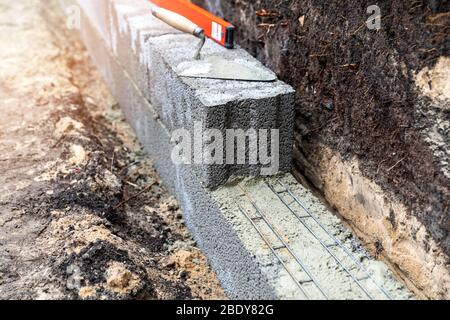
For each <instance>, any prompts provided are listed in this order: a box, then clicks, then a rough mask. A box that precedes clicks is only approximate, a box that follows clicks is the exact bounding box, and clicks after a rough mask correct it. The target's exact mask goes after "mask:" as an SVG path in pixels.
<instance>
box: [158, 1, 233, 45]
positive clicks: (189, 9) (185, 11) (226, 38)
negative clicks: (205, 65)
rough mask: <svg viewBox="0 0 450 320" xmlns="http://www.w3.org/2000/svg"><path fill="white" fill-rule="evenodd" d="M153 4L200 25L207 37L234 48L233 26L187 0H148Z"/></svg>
mask: <svg viewBox="0 0 450 320" xmlns="http://www.w3.org/2000/svg"><path fill="white" fill-rule="evenodd" d="M150 2H152V3H154V4H155V5H157V6H159V7H161V8H164V9H167V10H170V11H173V12H176V13H178V14H180V15H182V16H184V17H186V18H187V19H189V20H191V21H192V22H193V23H195V24H197V25H198V26H199V27H201V28H202V29H203V30H204V32H205V35H206V36H207V37H208V38H211V39H213V40H214V41H216V42H217V43H219V44H221V45H222V46H224V47H226V48H228V49H232V48H234V35H235V28H234V26H233V25H232V24H231V23H229V22H226V21H225V20H223V19H221V18H219V17H216V16H215V15H213V14H212V13H210V12H208V11H206V10H205V9H202V8H200V7H199V6H197V5H195V4H192V3H191V2H189V1H188V0H150Z"/></svg>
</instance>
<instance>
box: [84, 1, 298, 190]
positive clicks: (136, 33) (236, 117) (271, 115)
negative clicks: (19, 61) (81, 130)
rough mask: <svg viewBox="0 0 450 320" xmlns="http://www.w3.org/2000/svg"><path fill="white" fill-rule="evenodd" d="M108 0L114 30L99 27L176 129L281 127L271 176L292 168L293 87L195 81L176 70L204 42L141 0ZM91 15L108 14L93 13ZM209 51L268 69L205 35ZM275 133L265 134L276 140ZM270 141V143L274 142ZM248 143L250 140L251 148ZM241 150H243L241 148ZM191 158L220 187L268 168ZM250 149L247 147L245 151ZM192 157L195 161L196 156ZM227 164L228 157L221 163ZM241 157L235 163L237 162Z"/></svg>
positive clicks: (209, 183) (209, 181) (278, 83)
mask: <svg viewBox="0 0 450 320" xmlns="http://www.w3.org/2000/svg"><path fill="white" fill-rule="evenodd" d="M107 2H109V8H108V9H107V10H106V11H107V12H109V17H107V18H106V19H107V20H109V21H108V25H110V30H109V31H108V30H106V31H100V34H101V35H102V37H104V38H105V37H106V38H108V37H109V39H106V43H107V44H108V45H109V46H110V48H111V49H112V52H113V53H114V55H115V56H116V57H117V59H118V61H119V62H120V64H121V65H122V67H123V69H124V70H125V71H126V72H127V73H128V75H129V76H130V78H131V79H133V82H134V83H135V85H136V86H137V87H138V88H139V89H140V91H141V92H142V93H143V95H144V96H145V97H146V98H147V99H148V100H149V101H150V102H151V103H152V105H153V106H154V107H155V109H156V110H157V112H158V114H159V116H160V117H161V119H162V121H163V122H164V123H165V125H166V126H167V128H168V129H169V131H170V132H173V131H174V130H177V129H186V130H188V131H189V132H191V134H192V135H193V133H194V125H195V124H196V123H201V124H202V125H203V129H204V130H207V129H215V130H219V131H220V132H221V133H222V135H223V137H226V132H227V130H228V129H241V130H244V131H247V130H249V129H254V130H257V132H258V133H259V130H261V129H266V130H269V133H271V132H270V131H271V130H272V129H276V130H279V145H280V146H279V165H278V166H276V167H275V169H276V170H273V171H272V172H270V174H276V173H278V172H287V171H290V170H291V159H292V145H293V142H292V141H293V127H294V123H293V119H294V109H293V99H294V90H293V89H292V88H291V87H290V86H288V85H286V84H284V83H283V82H281V81H275V82H272V83H263V82H245V81H223V80H210V79H191V78H183V77H180V76H178V74H177V70H178V68H180V66H181V67H182V66H186V64H189V62H191V61H192V57H193V54H194V51H195V47H196V45H197V42H198V40H197V39H195V38H194V37H193V36H190V35H182V34H180V33H179V32H178V31H176V30H174V29H173V28H171V27H169V26H167V25H165V24H164V23H162V22H161V21H159V20H158V19H156V18H154V17H153V16H152V15H151V13H150V5H149V3H148V2H147V1H143V0H115V1H107ZM104 6H105V5H103V6H93V7H92V6H91V7H89V8H87V9H88V10H93V11H95V10H97V11H98V10H100V9H104ZM90 18H91V19H102V21H103V19H105V18H104V16H103V15H101V14H98V13H97V14H92V13H91V16H90ZM202 54H203V56H204V57H207V56H211V55H215V56H222V57H224V58H225V59H227V60H230V61H235V62H238V63H242V64H244V65H246V66H252V67H254V68H257V69H259V70H264V71H267V69H265V68H264V66H262V65H261V64H260V63H259V62H258V61H257V60H256V59H254V58H253V57H251V56H250V55H249V54H248V53H247V52H245V51H244V50H242V49H240V48H237V49H236V50H227V49H225V48H223V47H221V46H219V45H217V44H216V43H214V42H213V41H207V43H206V45H205V48H204V50H203V52H202ZM270 138H271V137H270V134H269V137H267V139H269V140H270ZM268 142H269V147H271V146H272V144H271V141H268ZM246 148H247V149H249V146H248V145H247V146H246ZM235 150H236V151H237V149H235ZM226 151H227V150H226V147H225V146H224V148H223V150H222V152H223V154H224V157H223V160H222V161H219V163H218V164H205V163H202V164H200V163H195V164H193V170H195V171H196V173H197V175H198V177H199V179H200V180H201V181H202V183H203V184H204V185H205V186H207V187H210V188H214V187H217V186H219V185H221V184H223V183H224V182H225V181H227V180H228V179H230V177H232V176H237V175H243V176H258V175H260V174H261V172H264V173H265V172H266V171H267V170H262V169H263V168H265V167H267V166H264V165H262V164H261V163H258V164H250V161H249V159H247V160H248V161H247V163H246V164H236V163H234V164H225V163H226V156H227V152H226ZM246 152H247V153H248V150H246ZM191 160H193V159H191ZM222 162H223V163H222ZM236 162H237V161H236Z"/></svg>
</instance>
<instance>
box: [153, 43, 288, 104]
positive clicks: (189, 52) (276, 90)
mask: <svg viewBox="0 0 450 320" xmlns="http://www.w3.org/2000/svg"><path fill="white" fill-rule="evenodd" d="M148 42H149V44H150V45H152V47H153V49H154V50H157V51H158V52H159V54H160V55H161V56H162V57H163V59H164V61H165V62H166V64H167V66H169V67H170V68H171V69H172V70H173V71H174V72H175V73H177V74H179V73H180V72H181V71H182V70H184V68H185V67H186V65H189V64H190V63H194V65H195V62H194V58H193V57H194V54H195V50H196V47H197V45H198V42H199V40H198V39H196V38H195V37H193V36H190V35H164V36H161V37H157V38H152V39H149V41H148ZM210 56H215V57H217V56H219V57H222V58H224V59H226V60H228V61H232V62H234V63H238V64H241V65H244V66H246V67H250V68H255V69H256V70H260V72H261V73H268V72H271V71H270V70H269V69H267V68H266V67H264V66H263V65H262V64H261V63H260V62H259V61H258V60H256V59H255V58H254V57H252V56H251V55H250V54H249V53H247V52H246V51H245V50H243V49H241V48H239V47H237V48H236V49H226V48H224V47H222V46H220V45H218V44H216V43H215V42H213V41H212V40H209V39H208V40H207V41H206V44H205V46H204V48H203V50H202V59H207V58H208V57H210ZM179 78H180V80H181V81H183V82H184V83H185V84H187V85H188V86H189V87H190V88H192V89H193V90H195V92H196V95H197V96H198V97H199V99H200V100H201V101H202V103H203V104H204V105H206V106H216V105H224V104H226V103H228V102H231V101H240V100H246V99H256V100H257V99H264V98H270V97H276V96H279V95H283V94H291V93H293V92H294V90H293V89H292V87H291V86H289V85H287V84H285V83H283V82H282V81H278V80H277V81H274V82H249V81H233V80H215V79H200V78H187V77H179Z"/></svg>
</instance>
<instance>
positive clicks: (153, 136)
mask: <svg viewBox="0 0 450 320" xmlns="http://www.w3.org/2000/svg"><path fill="white" fill-rule="evenodd" d="M121 2H122V1H121ZM64 3H66V5H67V3H68V2H66V1H64ZM82 12H83V14H82V19H81V36H82V39H83V41H84V42H85V44H86V46H87V48H88V50H89V52H90V54H91V56H92V58H93V60H94V62H95V63H96V65H97V66H98V68H99V70H100V71H101V73H102V74H103V76H104V78H105V80H106V81H107V83H108V85H109V87H110V89H111V91H112V93H113V94H114V96H115V97H116V99H117V101H118V102H119V104H120V105H121V106H122V108H123V109H124V111H125V113H126V116H127V118H128V120H129V122H130V123H131V124H132V126H133V128H134V129H135V131H136V132H137V135H138V137H139V138H140V141H141V142H142V143H143V145H144V146H145V149H146V151H147V152H148V153H149V154H150V155H151V156H152V157H153V158H154V163H155V167H156V168H157V170H158V171H159V173H160V175H161V177H162V179H163V181H164V182H165V183H166V185H167V186H168V187H169V188H170V190H171V192H173V193H174V195H176V196H177V198H178V200H179V202H180V204H181V207H182V209H183V213H184V216H185V219H186V223H187V225H188V227H189V228H190V229H191V231H192V233H193V235H194V237H195V240H196V241H197V242H198V245H199V247H200V248H201V249H202V250H203V251H204V252H205V254H206V255H207V257H208V259H209V261H210V263H211V265H212V267H213V269H214V270H215V271H216V272H217V275H218V277H219V279H220V280H221V283H222V286H223V287H224V289H225V290H226V292H227V293H228V294H229V296H230V297H231V298H237V299H274V298H277V299H304V298H306V296H305V295H304V294H302V292H301V291H299V289H298V287H297V285H296V284H295V282H294V281H293V279H292V278H290V276H289V275H288V274H287V271H286V269H285V268H284V266H283V265H282V264H281V263H280V262H279V261H277V260H276V257H275V255H274V254H273V252H271V251H270V249H269V248H268V247H267V245H266V244H265V242H264V241H263V239H262V238H261V237H260V236H259V234H258V233H257V231H256V229H255V228H254V226H253V225H252V224H251V222H250V220H248V219H247V217H246V216H245V214H244V212H242V211H241V210H240V208H239V206H241V207H242V208H243V209H244V210H247V212H248V214H255V212H252V208H251V202H249V199H248V198H246V195H245V193H244V191H243V190H246V191H247V192H248V193H249V194H251V195H252V197H253V198H254V199H255V201H256V203H257V204H258V206H260V207H261V209H262V210H263V211H264V212H265V213H266V214H267V217H268V219H270V220H271V221H272V222H273V223H274V224H275V225H276V226H277V229H278V230H279V231H280V233H282V234H283V236H284V238H285V239H286V240H287V242H289V244H290V245H291V246H292V248H293V250H295V252H298V254H299V255H301V257H300V258H301V259H302V261H304V263H305V265H306V266H307V268H308V270H310V272H311V273H313V274H314V276H315V277H317V281H318V283H320V285H321V286H322V287H323V290H324V292H326V295H327V297H328V298H331V299H362V298H367V297H365V296H364V294H363V293H362V292H361V289H360V288H359V287H357V286H355V284H354V283H353V282H352V281H350V280H349V279H348V276H347V275H346V274H345V272H343V270H341V269H339V268H338V267H337V266H336V264H335V262H333V260H332V258H330V255H329V253H328V252H326V250H325V251H324V250H323V247H322V246H320V243H319V244H318V242H317V241H316V240H317V239H312V238H311V237H310V236H308V235H307V233H306V231H305V229H304V228H302V224H301V223H300V222H299V221H296V220H295V219H294V218H295V216H293V215H292V212H290V211H289V210H288V209H287V207H285V206H284V204H283V203H282V202H280V200H277V197H276V194H274V193H271V192H270V189H268V188H267V185H266V183H269V184H273V185H275V184H276V183H277V182H278V181H282V182H283V183H284V184H286V185H288V186H290V188H292V190H293V192H295V193H296V194H297V195H298V196H299V197H301V198H302V199H304V201H305V204H306V205H307V206H308V209H310V210H311V211H312V212H314V214H316V215H317V217H318V219H320V220H321V221H322V222H323V224H324V225H325V226H326V227H327V228H328V229H329V230H330V232H331V233H332V234H333V235H334V236H336V237H337V238H339V239H340V240H341V241H343V242H344V245H345V246H346V247H347V248H348V250H350V251H352V252H353V254H354V255H355V256H356V257H358V259H359V261H361V263H363V264H364V266H365V267H366V268H367V269H369V271H370V273H371V274H372V276H373V278H374V279H375V280H376V282H377V283H378V284H380V285H382V286H383V287H384V288H385V290H386V291H387V292H388V293H389V295H390V296H391V297H392V298H409V297H410V294H409V293H408V292H407V291H406V290H405V289H403V287H402V286H401V285H400V284H399V283H397V282H396V281H395V280H394V279H393V277H392V275H391V274H390V272H389V271H388V269H387V268H386V266H385V265H384V264H382V263H380V262H376V261H374V260H372V259H370V258H368V257H366V255H365V253H364V252H363V251H361V249H360V246H359V244H357V242H356V240H354V239H352V237H351V233H350V232H348V231H346V230H345V228H344V227H343V225H342V223H341V222H340V220H339V219H338V218H336V217H335V216H334V215H333V214H332V213H331V212H329V211H328V210H327V209H326V207H325V206H324V205H322V204H321V203H320V202H319V200H317V199H316V198H315V197H314V196H313V195H312V194H311V193H309V192H308V191H307V190H305V189H304V188H303V187H301V186H299V185H298V184H297V183H296V182H295V181H294V179H293V178H292V177H291V176H290V174H281V175H279V176H275V177H272V178H265V179H264V180H263V179H253V178H247V179H243V178H236V179H234V180H229V181H228V183H227V184H226V185H223V186H221V187H219V188H216V189H215V190H210V189H209V188H207V187H206V185H205V177H204V176H199V175H198V173H199V171H198V170H193V168H192V166H188V165H175V164H174V163H173V162H172V161H170V160H168V159H169V157H170V153H171V151H172V149H173V142H172V141H171V139H170V138H171V130H172V129H173V128H174V127H175V126H174V124H176V122H168V121H167V118H166V119H165V118H164V116H161V113H160V112H161V111H163V109H162V108H157V107H155V106H153V103H151V101H149V99H148V96H147V94H148V93H150V96H152V95H156V96H159V95H169V94H171V95H175V98H173V99H175V100H174V101H173V104H176V103H177V100H176V99H179V97H178V98H177V96H178V95H179V93H177V92H178V91H177V90H181V93H182V94H183V95H189V96H188V97H185V99H188V98H189V99H190V100H188V101H190V103H196V104H197V105H196V108H198V109H199V110H198V112H203V114H202V117H205V118H206V120H208V121H209V122H207V123H208V124H209V123H214V122H215V123H218V124H220V123H219V120H220V119H222V121H225V120H226V119H230V118H227V117H225V115H226V114H227V112H230V110H233V111H240V110H241V109H239V108H238V106H239V105H241V106H247V108H248V109H249V110H254V111H255V112H256V110H258V107H260V108H262V110H266V111H267V112H269V111H271V112H272V115H273V118H277V121H280V120H281V119H283V118H282V117H283V115H281V114H280V115H277V116H275V114H276V112H277V110H281V109H282V108H283V103H287V102H288V101H289V99H291V98H290V95H291V93H290V90H291V89H288V87H286V86H285V85H283V84H281V83H279V84H276V83H275V84H272V87H271V88H272V90H274V91H272V93H271V90H270V88H269V87H266V84H254V83H244V84H242V86H245V87H246V88H247V89H246V90H244V92H241V93H240V94H242V96H244V95H245V99H244V100H239V102H238V103H237V104H236V105H235V106H234V107H233V105H232V103H231V102H229V101H228V99H231V98H230V97H224V96H220V95H219V94H217V95H216V96H215V97H213V98H214V99H215V101H213V100H212V99H211V98H209V97H208V96H206V93H207V89H206V88H207V83H211V82H210V81H209V80H192V79H182V80H180V79H178V78H177V77H176V75H175V71H174V70H173V69H172V70H170V71H169V68H166V67H164V66H163V65H161V66H158V65H157V64H156V65H155V64H153V66H154V67H155V68H157V67H159V68H160V72H166V75H167V77H168V78H169V79H171V80H165V82H163V83H166V85H168V86H169V87H170V86H172V89H170V90H169V89H166V90H164V91H156V89H151V86H150V87H145V88H146V89H147V90H149V91H147V93H146V94H144V93H143V90H142V88H141V87H140V86H142V85H145V84H146V83H147V81H148V83H150V84H152V85H154V86H155V85H158V84H157V83H156V81H155V77H156V76H157V75H153V71H152V70H151V68H146V69H145V70H147V71H148V75H147V78H145V77H142V78H140V79H141V81H140V80H138V79H139V78H138V77H137V76H136V74H135V72H137V71H136V70H141V69H140V68H138V69H133V68H136V66H139V65H138V64H135V65H134V66H133V65H131V64H127V65H124V64H123V62H122V61H120V58H119V57H118V56H117V55H116V54H114V52H115V51H114V50H112V49H111V47H110V46H109V45H108V43H111V42H108V40H106V39H105V38H104V34H103V35H102V31H101V30H100V29H98V28H97V27H95V24H93V22H92V21H91V17H90V16H87V15H86V14H84V10H83V11H82ZM133 19H134V18H133ZM147 31H148V30H147ZM108 32H109V33H110V34H111V31H106V33H108ZM172 37H177V39H178V38H179V39H181V40H183V39H184V40H183V41H187V40H188V39H189V38H188V36H185V35H174V34H172V33H169V34H167V35H163V36H160V37H155V38H151V39H150V40H148V41H147V42H145V43H148V47H147V50H150V49H148V48H151V46H153V45H155V46H156V45H157V46H158V47H159V46H161V48H162V47H165V48H168V50H169V51H170V50H174V51H177V52H179V51H180V50H181V51H182V49H180V47H176V46H173V47H171V42H172V40H173V39H172ZM137 38H139V37H137ZM181 40H177V41H181ZM158 41H160V42H158ZM186 45H187V44H186ZM207 48H210V49H207V50H214V49H213V46H212V44H208V47H207ZM155 50H156V49H155ZM188 51H190V50H186V51H185V52H188ZM206 52H208V51H206ZM123 54H126V52H123ZM148 57H151V58H152V60H153V62H152V63H157V61H160V63H161V64H163V63H164V64H165V63H166V62H165V60H163V54H162V51H161V52H159V53H158V52H156V53H154V54H153V56H152V55H149V56H148ZM171 57H173V59H175V57H176V55H175V54H174V55H171ZM155 59H156V60H155ZM158 59H159V60H158ZM181 60H182V59H180V61H181ZM138 61H139V60H138ZM155 61H156V62H155ZM150 66H151V64H150ZM156 70H157V69H156ZM159 76H161V75H159ZM163 80H164V79H162V80H161V81H163ZM138 82H139V83H138ZM217 83H220V84H221V85H223V86H225V87H226V86H231V88H230V89H233V84H229V83H226V82H224V81H217ZM235 85H237V84H236V83H235ZM176 88H178V89H176ZM250 88H253V90H255V91H253V92H254V93H253V94H254V96H253V95H252V94H251V93H250V90H249V89H250ZM277 88H278V89H277ZM283 88H284V89H283ZM234 89H236V90H237V89H238V88H234ZM152 90H153V91H152ZM160 90H163V88H160ZM219 91H220V90H219ZM211 92H214V94H213V95H215V93H217V91H211ZM231 92H233V91H231ZM238 92H239V91H238V90H237V91H236V92H235V93H233V94H236V95H237V94H238ZM283 92H284V94H283ZM277 93H282V94H281V95H277ZM202 95H203V96H202ZM271 95H273V96H271ZM283 95H284V97H283ZM170 97H171V98H172V96H170ZM166 99H168V98H167V96H166ZM150 100H151V99H150ZM165 101H168V100H165ZM178 101H182V100H178ZM206 101H208V102H206ZM227 101H228V102H227ZM258 101H263V102H262V103H261V106H258V105H259V102H258ZM264 101H267V102H264ZM178 103H181V102H178ZM184 103H185V104H186V103H187V102H186V100H185V102H184ZM209 103H210V104H209ZM271 104H273V108H274V109H270V108H271V107H270V105H271ZM180 107H182V105H181V104H180ZM186 108H192V106H188V105H184V109H186ZM285 108H286V110H284V111H283V113H286V114H287V115H289V114H290V112H291V109H290V108H289V106H285ZM201 109H203V111H202V110H201ZM205 109H211V110H215V111H216V113H209V114H208V117H209V118H208V117H206V115H207V113H206V111H204V110H205ZM222 109H226V110H222ZM195 110H197V109H195ZM192 111H193V109H191V112H192ZM244 113H245V112H243V111H241V112H240V113H239V114H238V116H236V117H235V120H234V124H233V125H236V126H240V125H243V124H246V123H245V121H248V122H250V118H249V117H248V114H247V115H246V114H244ZM188 114H189V115H190V116H192V117H193V116H194V115H193V114H192V113H187V112H185V113H184V115H188ZM217 114H219V115H220V114H222V115H221V116H217ZM241 117H242V118H243V119H244V120H243V119H241ZM284 117H287V116H286V115H284ZM273 118H270V117H269V118H265V119H266V120H262V119H263V116H261V119H259V120H258V119H256V120H255V121H257V122H256V123H258V121H262V128H264V127H265V126H267V127H269V128H271V127H270V123H273V122H271V121H273ZM169 119H174V118H170V117H169ZM189 120H191V119H189V118H187V119H185V121H186V122H188V123H189ZM177 121H181V119H179V120H177ZM264 121H267V122H269V124H267V123H265V122H264ZM285 121H286V122H287V123H288V122H289V121H290V119H286V120H285ZM225 123H226V124H227V122H225ZM221 125H222V126H224V124H223V123H222V124H221ZM284 130H286V134H288V133H287V131H288V130H289V127H288V126H287V127H286V128H285V129H284ZM289 158H290V156H289ZM197 169H198V168H197ZM240 173H241V172H240ZM296 210H300V209H298V208H297V209H296ZM262 230H263V232H267V231H268V230H267V229H266V230H264V228H262ZM319 235H320V237H323V236H324V235H323V234H320V233H319ZM272 240H273V239H272ZM284 254H286V252H284ZM340 259H342V261H343V263H346V264H347V268H349V269H350V268H352V264H351V263H350V264H349V261H345V257H340ZM285 263H286V264H287V266H288V267H289V269H292V270H293V271H292V272H293V273H295V276H297V277H298V278H299V279H300V280H302V279H303V280H304V278H302V277H305V273H304V272H302V271H301V268H299V266H298V264H297V263H296V262H295V261H293V260H292V257H290V258H289V257H288V256H285ZM352 272H355V270H352ZM355 276H356V277H358V276H360V275H359V274H357V273H356V272H355ZM362 281H363V280H362ZM368 281H369V282H365V283H364V287H365V288H366V290H367V291H368V292H370V295H371V297H373V298H376V299H382V298H385V297H384V296H383V295H382V294H380V292H379V291H378V289H377V288H375V287H374V284H373V283H371V282H370V281H371V280H368ZM304 287H305V291H307V292H308V296H309V298H312V299H323V298H324V296H323V295H322V294H321V293H320V292H319V291H318V290H317V289H316V288H315V287H314V286H313V285H311V284H309V285H305V286H304Z"/></svg>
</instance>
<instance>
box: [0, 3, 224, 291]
mask: <svg viewBox="0 0 450 320" xmlns="http://www.w3.org/2000/svg"><path fill="white" fill-rule="evenodd" d="M46 7H48V6H46V4H45V3H44V2H40V1H32V0H28V1H25V0H23V1H6V0H1V1H0V42H1V43H2V46H1V47H0V108H1V110H2V117H0V166H1V168H2V170H1V172H0V298H2V299H170V298H175V299H190V298H194V299H212V298H217V299H222V298H225V295H224V293H223V291H222V289H221V288H220V285H219V283H218V280H217V278H216V276H215V274H214V273H213V272H212V271H211V270H210V268H209V266H208V264H207V261H206V258H205V257H204V256H203V255H202V253H201V252H200V251H199V250H198V249H197V248H196V247H195V243H194V242H193V240H192V239H191V236H190V234H189V232H188V231H187V229H186V228H185V226H184V223H183V219H182V215H181V213H180V210H179V208H178V205H177V203H176V201H175V200H174V199H173V198H172V197H170V195H169V194H168V193H167V191H166V190H165V189H164V187H163V186H162V185H161V183H160V180H159V178H158V175H157V174H156V172H155V170H154V169H153V168H152V164H151V160H150V159H148V158H146V157H145V156H144V154H143V152H142V150H141V148H140V146H139V144H138V143H137V142H136V138H135V136H134V135H133V133H132V132H131V130H130V128H129V127H128V125H127V124H126V123H125V120H124V118H123V115H122V113H121V111H120V109H119V107H118V106H117V105H116V103H115V102H114V99H113V98H112V97H111V96H110V94H109V92H108V91H107V89H106V87H105V85H104V83H103V82H102V80H101V78H100V77H99V75H98V74H97V73H96V71H95V69H94V67H93V65H92V64H91V63H90V61H89V60H88V57H87V54H86V52H85V50H84V48H83V47H82V45H81V43H80V42H79V40H78V39H77V38H76V37H75V36H74V35H73V34H71V33H69V32H67V31H66V30H64V29H63V28H62V27H61V25H59V24H53V23H52V22H51V21H48V19H47V21H46V20H45V19H44V18H43V11H42V10H46V9H45V8H46ZM52 15H53V13H51V12H50V13H49V12H47V13H46V17H52ZM50 20H53V19H50ZM55 21H57V19H56V18H55Z"/></svg>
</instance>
